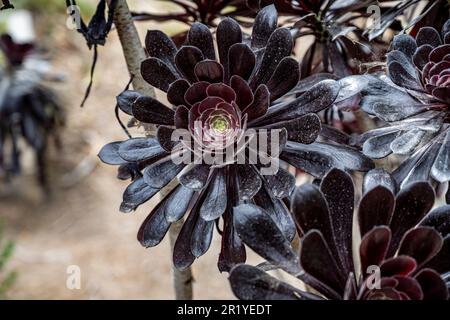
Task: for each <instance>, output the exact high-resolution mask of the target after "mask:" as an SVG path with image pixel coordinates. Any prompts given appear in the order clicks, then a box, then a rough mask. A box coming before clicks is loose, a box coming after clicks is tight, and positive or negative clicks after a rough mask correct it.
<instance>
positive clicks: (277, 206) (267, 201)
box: [253, 182, 296, 241]
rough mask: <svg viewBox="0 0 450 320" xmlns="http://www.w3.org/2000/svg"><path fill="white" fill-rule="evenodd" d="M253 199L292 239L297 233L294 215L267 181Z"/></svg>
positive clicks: (287, 237) (289, 238) (290, 239)
mask: <svg viewBox="0 0 450 320" xmlns="http://www.w3.org/2000/svg"><path fill="white" fill-rule="evenodd" d="M253 200H254V202H255V204H256V205H257V206H259V207H261V208H264V212H265V213H268V214H269V216H270V217H271V218H272V220H273V221H274V222H275V224H276V225H277V226H278V229H280V230H281V232H282V233H283V234H284V236H285V237H286V239H287V240H288V241H292V240H293V239H294V237H295V234H296V230H295V223H294V220H293V219H292V215H291V213H290V212H289V209H288V208H287V207H286V205H285V203H284V202H283V201H282V200H280V199H277V198H276V197H275V196H274V195H273V194H272V192H271V190H270V189H269V186H267V183H266V182H265V183H263V187H262V188H261V189H260V190H259V192H258V193H257V194H256V195H255V196H254V198H253Z"/></svg>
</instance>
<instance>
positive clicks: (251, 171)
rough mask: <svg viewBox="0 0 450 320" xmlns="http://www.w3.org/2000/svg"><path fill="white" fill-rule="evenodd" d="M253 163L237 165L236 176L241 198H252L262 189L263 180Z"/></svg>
mask: <svg viewBox="0 0 450 320" xmlns="http://www.w3.org/2000/svg"><path fill="white" fill-rule="evenodd" d="M256 170H257V169H256V168H255V167H254V166H252V165H240V164H238V165H236V178H237V184H238V195H239V199H240V200H244V201H245V200H250V199H252V198H253V197H254V196H255V195H256V193H257V192H258V191H259V189H261V186H262V180H261V177H260V176H259V174H258V173H257V172H256Z"/></svg>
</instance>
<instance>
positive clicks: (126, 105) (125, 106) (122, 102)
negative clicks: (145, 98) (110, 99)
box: [116, 90, 141, 116]
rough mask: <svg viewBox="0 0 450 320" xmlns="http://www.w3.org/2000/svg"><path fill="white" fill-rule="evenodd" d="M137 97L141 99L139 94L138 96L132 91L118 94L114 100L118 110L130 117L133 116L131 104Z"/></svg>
mask: <svg viewBox="0 0 450 320" xmlns="http://www.w3.org/2000/svg"><path fill="white" fill-rule="evenodd" d="M139 97H141V94H139V93H138V92H136V91H133V90H126V91H123V92H122V93H120V94H119V95H118V96H117V98H116V99H117V104H118V106H119V108H120V110H122V111H123V112H125V113H126V114H128V115H130V116H131V115H133V113H132V108H133V103H134V102H135V101H136V99H137V98H139Z"/></svg>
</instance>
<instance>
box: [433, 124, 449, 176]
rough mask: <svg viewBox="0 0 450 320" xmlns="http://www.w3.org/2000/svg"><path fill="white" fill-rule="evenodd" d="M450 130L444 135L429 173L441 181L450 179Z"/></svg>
mask: <svg viewBox="0 0 450 320" xmlns="http://www.w3.org/2000/svg"><path fill="white" fill-rule="evenodd" d="M449 154H450V131H448V132H447V134H446V135H445V138H444V141H443V143H442V146H441V148H440V149H439V153H438V154H437V157H436V160H435V161H434V164H433V167H432V168H431V174H432V176H433V178H434V179H436V180H437V181H439V182H441V183H445V182H446V181H450V157H449Z"/></svg>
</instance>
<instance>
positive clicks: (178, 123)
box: [174, 106, 189, 129]
mask: <svg viewBox="0 0 450 320" xmlns="http://www.w3.org/2000/svg"><path fill="white" fill-rule="evenodd" d="M174 120H175V128H177V129H180V128H183V129H187V128H188V127H189V109H188V108H186V107H185V106H178V107H177V108H176V110H175V119H174Z"/></svg>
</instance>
